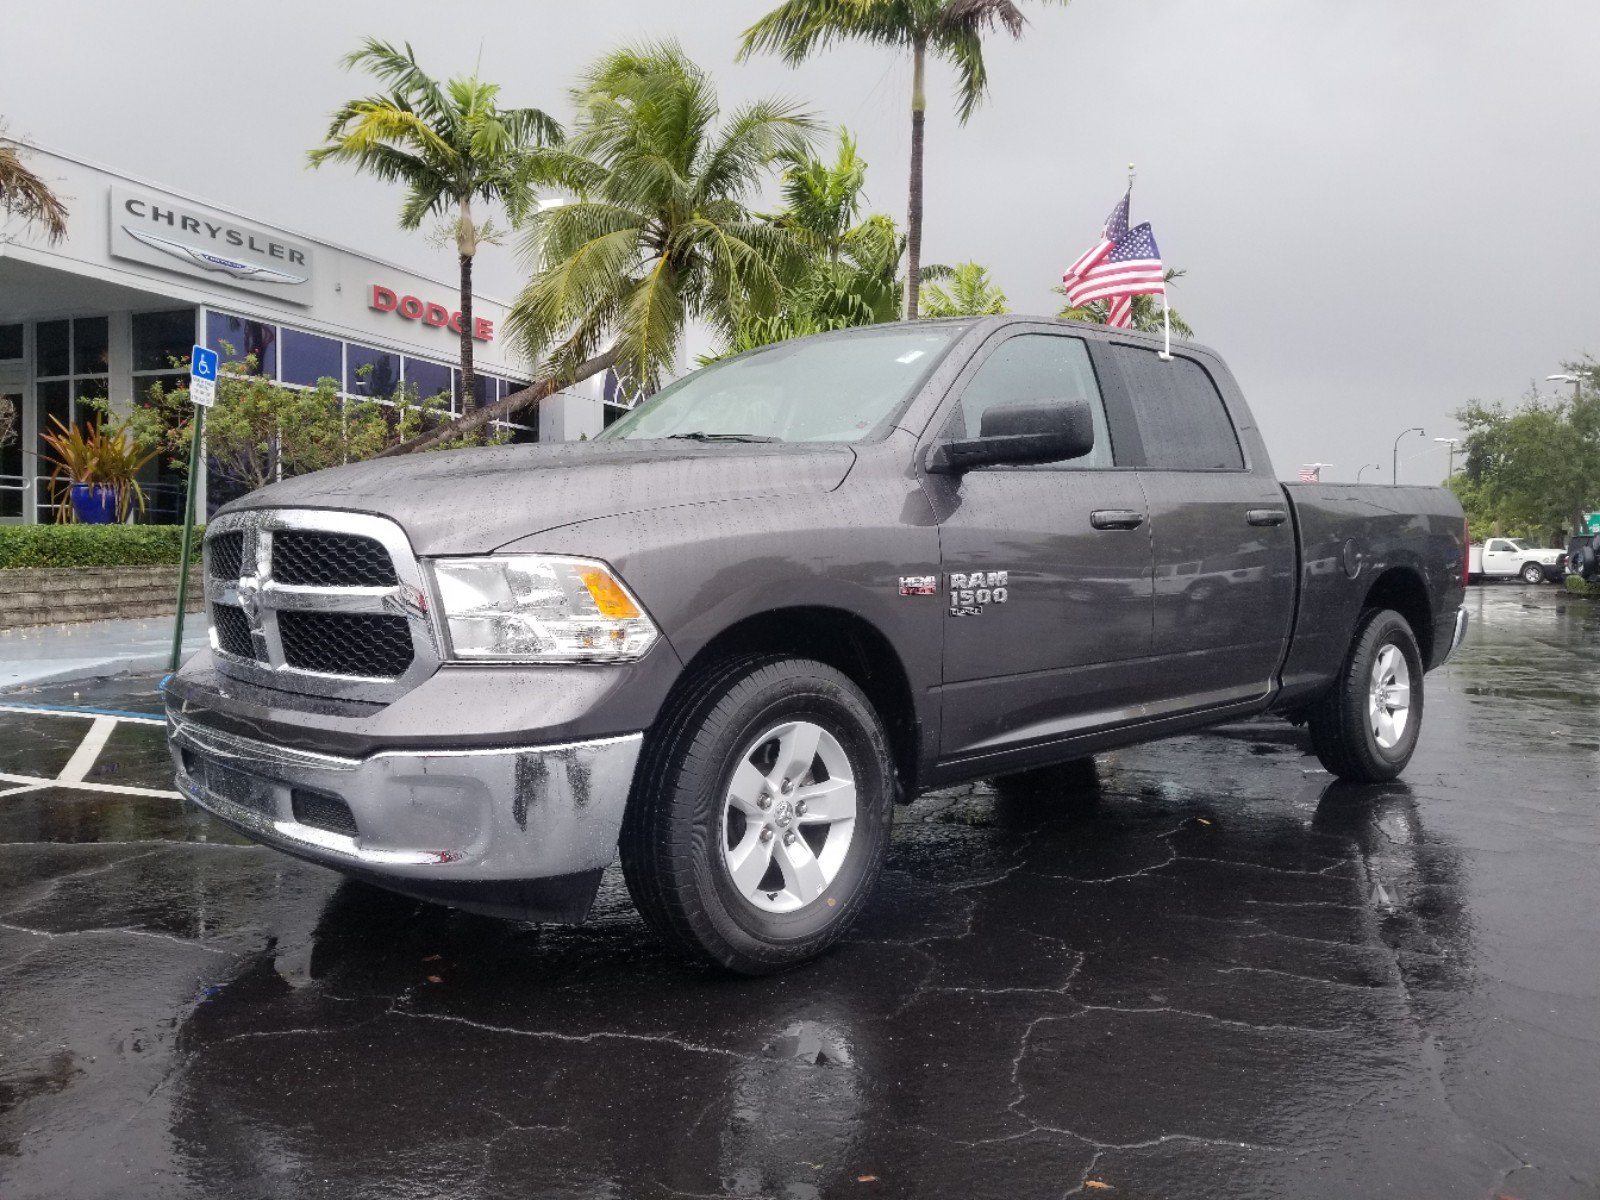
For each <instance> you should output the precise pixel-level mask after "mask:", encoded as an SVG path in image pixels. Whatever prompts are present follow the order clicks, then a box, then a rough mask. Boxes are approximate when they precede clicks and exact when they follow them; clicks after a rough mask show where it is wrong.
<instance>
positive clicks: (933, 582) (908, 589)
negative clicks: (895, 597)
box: [900, 575, 939, 596]
mask: <svg viewBox="0 0 1600 1200" xmlns="http://www.w3.org/2000/svg"><path fill="white" fill-rule="evenodd" d="M938 592H939V577H938V576H937V575H902V576H900V594H901V595H902V596H934V595H937V594H938Z"/></svg>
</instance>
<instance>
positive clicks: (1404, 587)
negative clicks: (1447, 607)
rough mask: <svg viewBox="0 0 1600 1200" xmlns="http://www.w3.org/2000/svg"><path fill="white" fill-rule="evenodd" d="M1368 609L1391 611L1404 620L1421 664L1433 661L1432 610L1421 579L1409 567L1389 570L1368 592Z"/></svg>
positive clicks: (1376, 580)
mask: <svg viewBox="0 0 1600 1200" xmlns="http://www.w3.org/2000/svg"><path fill="white" fill-rule="evenodd" d="M1366 607H1367V608H1392V609H1394V611H1395V612H1397V613H1399V614H1400V615H1401V616H1402V617H1404V618H1405V619H1406V623H1407V624H1408V625H1410V626H1411V633H1412V635H1413V636H1414V637H1415V638H1416V639H1417V649H1418V650H1420V651H1421V652H1422V661H1423V663H1424V664H1427V663H1431V662H1432V661H1433V609H1432V608H1431V607H1430V606H1429V604H1428V589H1427V587H1426V586H1425V585H1424V584H1423V582H1422V576H1420V575H1418V574H1417V573H1416V572H1415V571H1413V570H1411V569H1410V568H1408V567H1390V568H1389V569H1388V570H1387V571H1385V572H1384V573H1383V574H1382V575H1380V576H1378V578H1377V579H1375V580H1373V581H1372V586H1371V587H1370V588H1368V589H1367V603H1366Z"/></svg>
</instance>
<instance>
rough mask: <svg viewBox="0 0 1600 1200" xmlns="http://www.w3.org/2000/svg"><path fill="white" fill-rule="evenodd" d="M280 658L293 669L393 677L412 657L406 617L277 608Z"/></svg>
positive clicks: (406, 665)
mask: <svg viewBox="0 0 1600 1200" xmlns="http://www.w3.org/2000/svg"><path fill="white" fill-rule="evenodd" d="M278 636H279V637H280V638H282V639H283V658H284V661H285V662H287V663H288V664H289V665H290V666H291V667H293V668H295V670H297V671H317V672H320V673H321V674H324V675H360V676H365V677H367V678H379V679H394V678H396V677H398V676H400V675H404V674H405V672H406V668H407V667H409V666H410V665H411V660H412V658H414V657H415V654H414V652H413V651H412V648H411V622H410V621H408V620H406V619H405V618H404V617H391V616H383V615H379V614H376V613H322V612H281V613H279V614H278Z"/></svg>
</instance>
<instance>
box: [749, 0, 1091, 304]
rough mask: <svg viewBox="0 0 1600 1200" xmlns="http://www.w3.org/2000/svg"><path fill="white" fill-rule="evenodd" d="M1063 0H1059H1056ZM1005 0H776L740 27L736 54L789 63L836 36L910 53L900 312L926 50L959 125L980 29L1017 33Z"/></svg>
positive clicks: (969, 98) (908, 298) (909, 281)
mask: <svg viewBox="0 0 1600 1200" xmlns="http://www.w3.org/2000/svg"><path fill="white" fill-rule="evenodd" d="M1045 2H1047V3H1048V2H1052V0H1045ZM1060 2H1062V3H1065V0H1060ZM1026 23H1027V21H1026V19H1025V18H1024V17H1023V15H1022V10H1021V9H1019V8H1018V7H1017V5H1016V4H1015V3H1013V0H784V3H782V4H779V5H778V7H777V8H775V9H773V10H772V11H771V12H769V13H768V14H767V15H766V16H764V17H762V18H761V19H760V20H759V21H757V22H756V23H755V24H754V25H752V26H750V28H749V29H747V30H745V32H744V42H743V45H742V46H741V47H740V50H739V57H740V58H741V59H744V58H747V57H749V56H750V55H751V54H753V53H755V52H756V51H758V50H768V51H773V52H776V53H777V54H779V55H781V56H782V58H783V59H784V61H785V62H787V63H789V64H790V65H791V66H794V65H796V64H798V63H800V62H803V61H804V60H805V59H807V58H809V57H810V56H811V54H812V53H813V52H814V51H817V50H821V49H826V48H827V47H828V46H830V45H832V44H833V43H834V42H838V41H847V40H850V41H864V42H869V43H872V44H874V45H879V46H891V47H894V48H895V49H899V50H907V51H909V52H910V54H911V173H910V183H909V188H908V198H907V203H906V229H907V235H906V275H905V279H906V284H905V315H906V319H907V320H913V319H915V317H916V315H917V301H918V298H919V290H920V285H921V282H922V275H921V268H922V150H923V122H924V118H925V116H926V112H927V107H928V105H927V96H926V93H925V90H924V76H925V74H926V70H927V60H928V56H929V55H930V54H931V55H932V56H933V57H935V58H941V59H943V60H945V61H946V62H948V63H950V64H951V65H952V66H953V67H955V69H956V115H957V116H958V117H959V119H960V121H961V123H962V124H966V122H967V120H968V118H970V117H971V116H972V114H973V112H974V111H975V110H976V109H977V107H978V105H979V104H980V103H982V101H983V98H984V94H985V93H986V92H987V90H988V86H989V73H988V69H987V68H986V67H985V66H984V61H983V36H984V34H986V33H990V32H993V31H995V30H999V29H1003V30H1005V31H1006V32H1007V33H1009V34H1010V35H1011V36H1012V37H1014V38H1018V37H1021V36H1022V30H1023V27H1024V26H1025V25H1026Z"/></svg>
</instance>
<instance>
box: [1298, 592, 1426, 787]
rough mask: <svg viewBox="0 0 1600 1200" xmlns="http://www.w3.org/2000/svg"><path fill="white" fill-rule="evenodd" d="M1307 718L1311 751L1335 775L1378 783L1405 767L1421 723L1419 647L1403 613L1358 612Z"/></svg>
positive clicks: (1382, 610)
mask: <svg viewBox="0 0 1600 1200" xmlns="http://www.w3.org/2000/svg"><path fill="white" fill-rule="evenodd" d="M1308 723H1309V725H1310V727H1311V745H1312V748H1313V749H1314V750H1315V751H1316V755H1317V758H1318V759H1319V760H1320V761H1321V762H1322V765H1323V766H1324V767H1326V768H1327V769H1328V770H1329V771H1331V772H1332V773H1333V774H1335V775H1337V776H1338V777H1339V778H1340V779H1346V780H1349V781H1351V782H1353V783H1380V782H1382V781H1384V780H1387V779H1393V778H1394V777H1395V776H1397V775H1399V774H1400V772H1401V771H1403V770H1405V767H1406V764H1407V763H1408V762H1410V761H1411V755H1412V752H1413V751H1415V750H1416V748H1417V734H1418V732H1419V731H1420V730H1421V728H1422V655H1421V653H1420V652H1419V651H1418V650H1417V640H1416V638H1415V637H1414V636H1413V634H1412V632H1411V626H1410V625H1409V624H1408V623H1407V622H1406V619H1405V618H1404V617H1402V616H1401V615H1400V614H1399V613H1397V612H1395V611H1394V610H1393V609H1387V608H1384V609H1374V610H1372V611H1370V612H1368V613H1367V614H1366V615H1365V616H1364V617H1363V618H1362V620H1361V623H1360V624H1359V625H1358V626H1357V627H1356V635H1355V638H1354V640H1353V641H1352V642H1351V645H1350V652H1349V654H1348V655H1347V656H1346V658H1345V661H1344V664H1343V666H1342V667H1341V668H1340V671H1339V675H1338V678H1337V679H1336V680H1335V681H1334V685H1333V687H1332V688H1331V689H1330V690H1329V691H1328V693H1327V694H1326V695H1325V696H1323V697H1322V699H1320V700H1318V701H1317V702H1316V703H1315V704H1314V705H1313V706H1312V707H1311V709H1310V711H1309V713H1308Z"/></svg>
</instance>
